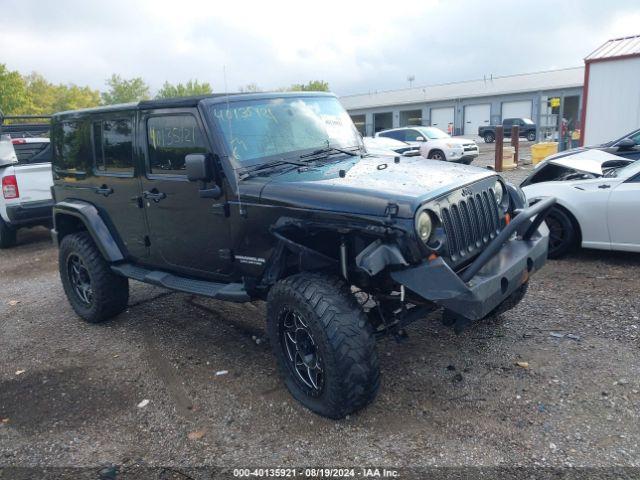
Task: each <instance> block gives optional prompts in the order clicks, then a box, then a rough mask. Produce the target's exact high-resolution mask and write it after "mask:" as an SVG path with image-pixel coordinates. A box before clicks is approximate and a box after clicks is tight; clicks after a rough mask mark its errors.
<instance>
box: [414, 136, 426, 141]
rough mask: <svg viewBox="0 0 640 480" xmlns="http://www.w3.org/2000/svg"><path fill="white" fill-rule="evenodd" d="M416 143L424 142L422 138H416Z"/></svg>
mask: <svg viewBox="0 0 640 480" xmlns="http://www.w3.org/2000/svg"><path fill="white" fill-rule="evenodd" d="M416 142H426V140H425V139H424V137H416Z"/></svg>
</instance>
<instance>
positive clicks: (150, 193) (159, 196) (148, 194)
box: [142, 188, 167, 203]
mask: <svg viewBox="0 0 640 480" xmlns="http://www.w3.org/2000/svg"><path fill="white" fill-rule="evenodd" d="M142 196H143V197H144V198H146V199H149V200H153V201H154V202H156V203H158V202H159V201H160V200H163V199H165V198H167V194H166V193H163V192H159V191H158V190H157V189H156V188H154V189H152V190H146V191H144V192H142Z"/></svg>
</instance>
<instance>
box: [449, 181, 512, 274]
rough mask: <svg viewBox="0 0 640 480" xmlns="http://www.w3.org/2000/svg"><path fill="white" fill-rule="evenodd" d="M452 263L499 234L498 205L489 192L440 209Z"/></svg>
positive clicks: (477, 194)
mask: <svg viewBox="0 0 640 480" xmlns="http://www.w3.org/2000/svg"><path fill="white" fill-rule="evenodd" d="M441 217H442V224H443V226H444V231H445V234H446V236H447V244H448V250H449V255H450V257H451V260H452V261H453V262H455V263H458V262H459V261H461V260H466V259H467V258H469V257H470V256H471V255H472V254H474V253H478V251H479V250H480V249H482V247H484V246H485V245H486V244H488V243H489V242H490V241H491V240H493V239H494V238H495V237H496V235H497V234H498V233H499V232H500V216H499V213H498V204H497V202H496V198H495V196H494V194H493V192H492V191H491V190H490V189H487V190H483V191H481V192H477V193H475V194H473V195H470V196H468V197H467V198H465V199H462V200H460V201H459V202H458V203H454V204H451V205H449V206H448V207H443V208H442V209H441Z"/></svg>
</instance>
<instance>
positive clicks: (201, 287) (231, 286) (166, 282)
mask: <svg viewBox="0 0 640 480" xmlns="http://www.w3.org/2000/svg"><path fill="white" fill-rule="evenodd" d="M111 270H113V271H114V272H116V273H118V274H119V275H122V276H124V277H128V278H132V279H133V280H138V281H139V282H144V283H150V284H151V285H158V286H160V287H165V288H168V289H170V290H178V291H180V292H186V293H193V294H195V295H203V296H205V297H211V298H215V299H217V300H225V301H227V302H238V303H242V302H248V301H250V300H251V298H250V297H249V295H248V294H247V292H246V290H245V289H244V286H243V285H242V284H240V283H216V282H210V281H207V280H194V279H191V278H186V277H179V276H177V275H173V274H171V273H166V272H161V271H159V270H148V269H146V268H143V267H139V266H137V265H131V264H130V263H123V264H120V265H112V266H111Z"/></svg>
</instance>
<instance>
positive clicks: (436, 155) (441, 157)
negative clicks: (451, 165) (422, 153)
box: [429, 150, 447, 161]
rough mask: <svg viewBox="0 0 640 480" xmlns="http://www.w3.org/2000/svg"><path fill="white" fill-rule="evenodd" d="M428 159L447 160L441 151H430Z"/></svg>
mask: <svg viewBox="0 0 640 480" xmlns="http://www.w3.org/2000/svg"><path fill="white" fill-rule="evenodd" d="M429 158H430V159H431V160H442V161H446V160H447V157H445V156H444V153H443V152H442V151H441V150H431V152H429Z"/></svg>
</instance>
